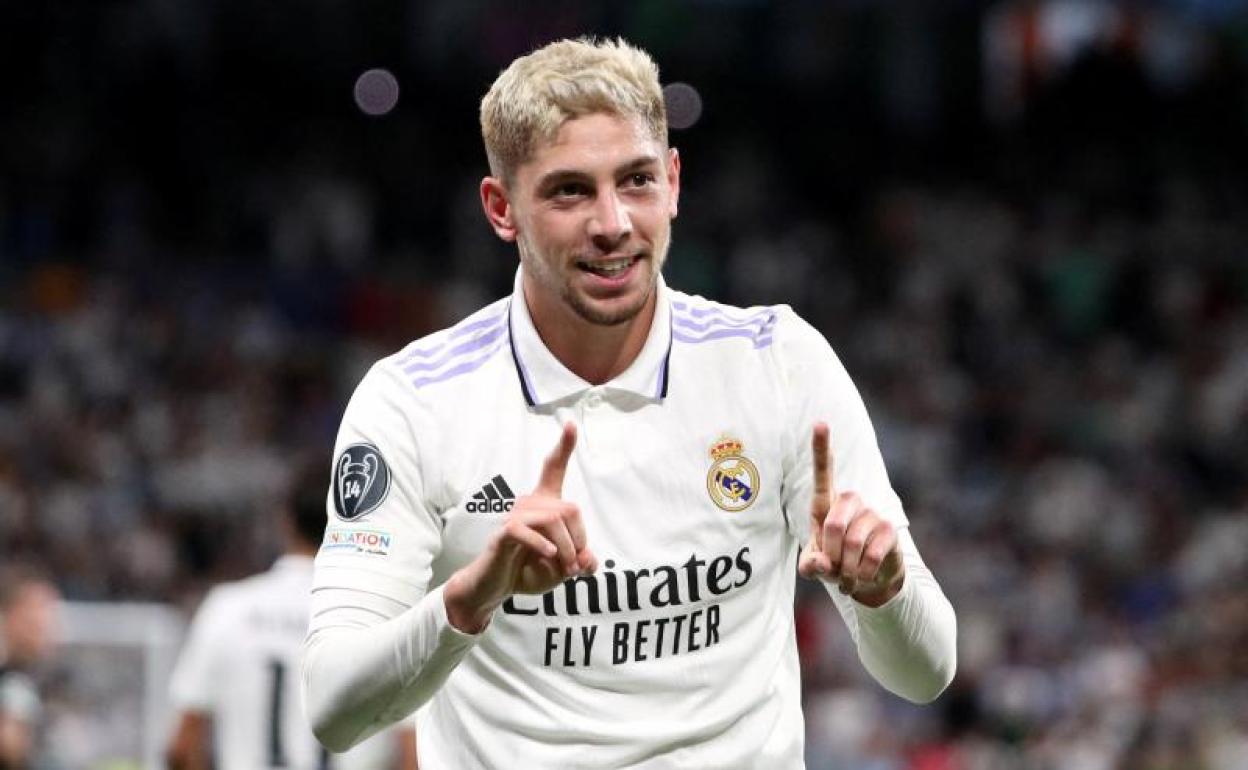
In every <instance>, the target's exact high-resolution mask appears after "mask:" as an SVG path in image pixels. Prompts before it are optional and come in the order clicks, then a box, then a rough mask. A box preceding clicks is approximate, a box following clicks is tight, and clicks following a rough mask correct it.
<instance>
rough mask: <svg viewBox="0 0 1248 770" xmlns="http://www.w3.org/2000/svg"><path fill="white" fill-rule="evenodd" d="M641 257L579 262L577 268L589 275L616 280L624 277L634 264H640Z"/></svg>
mask: <svg viewBox="0 0 1248 770" xmlns="http://www.w3.org/2000/svg"><path fill="white" fill-rule="evenodd" d="M640 259H641V257H640V256H639V255H638V256H632V257H619V258H618V259H603V260H599V261H597V262H586V261H578V262H577V263H576V266H577V267H578V268H580V269H581V270H584V271H585V272H587V273H593V274H594V275H597V276H601V277H603V278H615V277H616V276H619V275H622V274H623V273H624V272H625V271H626V270H628V268H630V267H632V266H633V263H635V262H638V261H639V260H640Z"/></svg>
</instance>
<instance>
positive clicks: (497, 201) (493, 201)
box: [481, 176, 516, 243]
mask: <svg viewBox="0 0 1248 770" xmlns="http://www.w3.org/2000/svg"><path fill="white" fill-rule="evenodd" d="M481 207H482V208H483V209H485V218H486V219H488V220H489V221H490V227H493V228H494V232H495V233H496V234H497V235H498V237H499V238H502V239H503V240H504V241H507V242H508V243H510V242H512V241H514V240H516V221H515V213H514V212H513V211H512V208H511V199H510V198H508V197H507V187H506V185H504V184H503V182H502V180H501V179H498V178H497V177H492V176H487V177H486V178H484V179H482V180H481Z"/></svg>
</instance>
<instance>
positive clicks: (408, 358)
mask: <svg viewBox="0 0 1248 770" xmlns="http://www.w3.org/2000/svg"><path fill="white" fill-rule="evenodd" d="M506 317H507V314H506V313H502V314H500V315H496V316H490V317H489V318H482V319H480V320H477V321H472V322H471V323H465V322H462V321H461V322H460V324H459V325H458V326H452V327H451V328H450V331H449V332H448V333H447V334H446V335H445V336H444V337H443V340H442V342H439V343H438V344H436V345H434V346H432V347H427V348H421V347H418V346H419V345H420V342H419V341H418V342H414V343H412V344H411V345H410V346H409V349H408V350H405V351H403V352H401V353H399V355H398V356H397V357H396V358H395V363H397V364H399V365H400V366H402V365H404V364H407V363H410V362H412V361H415V360H416V359H419V358H429V357H431V356H436V355H437V354H438V353H441V352H442V351H443V350H445V349H446V346H447V345H449V344H451V340H454V339H456V338H457V337H462V336H464V335H465V334H468V333H470V332H474V331H476V330H478V329H484V328H487V327H490V326H493V325H494V324H496V323H500V322H501V321H502V320H503V319H504V318H506Z"/></svg>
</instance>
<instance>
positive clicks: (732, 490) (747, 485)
mask: <svg viewBox="0 0 1248 770" xmlns="http://www.w3.org/2000/svg"><path fill="white" fill-rule="evenodd" d="M744 452H745V445H744V444H742V443H741V442H740V441H738V440H737V439H735V438H730V437H727V436H725V437H723V438H721V439H719V440H718V441H716V442H715V444H714V445H712V446H711V459H712V460H713V461H714V462H712V463H711V469H710V470H709V471H707V474H706V491H707V492H709V493H710V494H711V500H713V501H715V504H716V505H718V506H719V507H720V508H723V509H724V510H725V511H728V512H729V513H736V512H737V511H744V510H745V509H746V508H749V507H750V506H751V505H753V504H754V499H755V498H757V497H758V468H756V467H754V463H752V462H750V461H749V460H748V459H746V457H745V455H744Z"/></svg>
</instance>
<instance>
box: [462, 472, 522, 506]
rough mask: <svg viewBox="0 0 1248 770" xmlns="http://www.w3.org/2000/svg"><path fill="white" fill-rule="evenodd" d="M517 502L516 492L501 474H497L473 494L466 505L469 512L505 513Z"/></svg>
mask: <svg viewBox="0 0 1248 770" xmlns="http://www.w3.org/2000/svg"><path fill="white" fill-rule="evenodd" d="M515 504H516V493H515V492H512V491H511V487H509V486H507V482H506V481H503V477H502V476H501V475H499V476H495V477H494V478H492V479H490V480H489V482H488V483H487V484H486V485H485V486H483V487H481V490H480V491H478V492H476V493H475V494H473V496H472V499H471V500H469V501H468V502H467V503H466V504H465V505H464V510H465V511H467V512H468V513H504V512H506V511H510V510H511V508H512V506H514V505H515Z"/></svg>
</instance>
